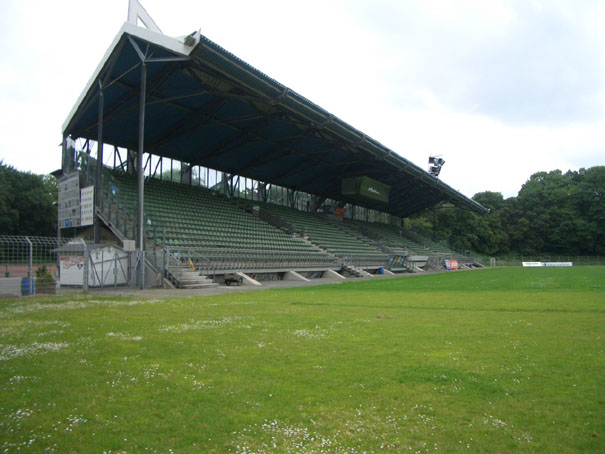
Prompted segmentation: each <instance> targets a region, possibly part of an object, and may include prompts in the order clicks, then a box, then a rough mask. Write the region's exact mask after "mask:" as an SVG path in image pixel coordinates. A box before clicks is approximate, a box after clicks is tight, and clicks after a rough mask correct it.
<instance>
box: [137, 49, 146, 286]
mask: <svg viewBox="0 0 605 454" xmlns="http://www.w3.org/2000/svg"><path fill="white" fill-rule="evenodd" d="M146 85H147V65H146V64H145V61H142V62H141V95H140V99H139V147H138V148H139V149H138V150H137V151H138V159H137V189H138V200H137V229H138V234H137V241H138V250H139V252H140V253H141V261H140V262H139V285H140V286H141V288H142V287H143V285H144V282H145V279H144V276H145V256H144V251H145V236H144V227H145V226H144V218H145V216H144V212H143V197H144V192H145V175H144V173H143V153H144V152H145V91H146Z"/></svg>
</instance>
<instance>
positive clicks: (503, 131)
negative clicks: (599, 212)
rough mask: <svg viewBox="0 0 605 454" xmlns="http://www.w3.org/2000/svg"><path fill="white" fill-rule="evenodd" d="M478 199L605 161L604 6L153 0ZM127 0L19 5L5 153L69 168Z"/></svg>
mask: <svg viewBox="0 0 605 454" xmlns="http://www.w3.org/2000/svg"><path fill="white" fill-rule="evenodd" d="M143 3H144V6H145V7H146V9H147V11H148V12H149V13H150V14H151V16H152V17H153V18H154V19H155V20H156V22H157V23H158V25H159V26H160V27H161V28H162V30H163V31H164V32H165V33H166V34H168V35H171V36H177V35H184V34H187V33H190V32H191V31H193V30H197V29H198V28H200V27H201V29H202V33H203V34H205V35H206V36H208V37H209V38H210V39H212V40H214V41H216V42H217V43H219V44H220V45H221V46H223V47H225V48H226V49H228V50H229V51H231V52H233V53H234V54H236V55H237V56H239V57H240V58H242V59H244V60H245V61H247V62H249V63H250V64H252V65H253V66H255V67H257V68H258V69H259V70H261V71H263V72H265V73H267V74H268V75H270V76H271V77H273V78H275V79H277V80H279V81H280V82H282V83H284V84H285V85H287V86H289V87H290V88H292V89H294V90H296V91H297V92H299V93H300V94H302V95H303V96H305V97H307V98H309V99H310V100H311V101H313V102H315V103H317V104H319V105H320V106H322V107H323V108H325V109H326V110H328V111H330V112H332V113H334V114H335V115H337V116H338V117H340V118H341V119H343V120H344V121H347V122H348V123H350V124H351V125H352V126H354V127H356V128H357V129H360V130H361V131H363V132H364V133H366V134H368V135H370V136H371V137H373V138H374V139H376V140H378V141H379V142H381V143H383V144H384V145H386V146H388V147H390V148H392V149H393V150H395V151H396V152H398V153H400V154H401V155H402V156H404V157H406V158H408V159H409V160H411V161H412V162H414V163H416V164H418V165H419V166H421V167H423V168H426V166H427V163H426V161H427V158H428V156H429V154H442V155H443V157H444V158H445V159H446V165H445V166H444V168H443V172H442V179H443V180H444V181H445V182H446V183H448V184H450V185H451V186H452V187H454V188H455V189H459V190H461V191H462V192H463V193H464V194H466V195H468V196H471V195H473V194H474V193H476V192H479V191H484V190H491V191H499V192H503V193H504V195H505V196H512V195H516V193H517V191H518V190H519V189H520V187H521V185H522V184H523V183H524V182H525V181H526V180H527V179H528V178H529V176H530V175H531V174H532V173H533V172H536V171H540V170H551V169H554V168H561V169H562V170H567V169H569V168H573V169H577V168H579V167H582V166H584V167H590V166H593V165H602V164H603V156H605V138H604V137H603V134H602V131H603V130H605V120H604V117H605V115H604V113H605V25H604V24H605V6H604V5H603V4H602V3H600V2H596V1H586V2H581V3H578V2H574V1H572V0H569V1H564V0H561V1H548V2H526V1H520V0H519V1H486V0H473V1H465V2H459V1H455V0H447V1H446V0H430V1H429V0H427V1H422V2H416V1H400V0H391V1H387V0H383V1H373V2H365V1H361V0H357V1H344V0H338V1H330V2H325V1H324V2H321V1H319V0H308V1H306V2H283V1H277V0H270V1H269V0H265V1H262V0H258V1H256V2H247V1H236V0H225V1H222V2H199V1H187V0H174V1H172V2H165V1H161V0H143ZM126 12H127V0H107V1H104V2H83V1H77V0H63V1H58V2H45V1H41V0H39V1H33V2H18V1H17V0H8V1H5V2H4V4H3V6H2V13H3V14H2V15H1V18H0V51H2V53H3V59H2V60H0V159H4V160H5V161H6V162H8V163H9V164H13V165H15V166H16V167H18V168H20V169H23V170H32V171H34V172H37V173H43V172H49V171H52V170H54V169H56V168H58V167H59V165H60V150H59V147H58V146H57V145H58V143H59V142H60V140H61V132H60V128H61V125H62V124H63V122H64V120H65V118H66V116H67V114H68V113H69V111H70V110H71V108H72V106H73V103H74V102H75V101H76V99H77V97H78V95H79V94H80V92H81V90H82V89H83V88H84V85H85V83H86V82H87V80H88V79H89V77H90V75H91V74H92V72H93V70H94V69H95V68H96V66H97V64H98V63H99V61H100V59H101V58H102V56H103V54H104V53H105V51H106V49H107V47H108V46H109V44H110V43H111V40H112V39H113V37H114V36H115V33H117V31H118V29H119V27H120V25H121V24H122V22H123V21H124V20H125V19H126Z"/></svg>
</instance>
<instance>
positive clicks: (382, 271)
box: [378, 266, 384, 274]
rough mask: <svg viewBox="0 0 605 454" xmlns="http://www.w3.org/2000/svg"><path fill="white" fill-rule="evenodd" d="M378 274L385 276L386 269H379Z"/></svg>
mask: <svg viewBox="0 0 605 454" xmlns="http://www.w3.org/2000/svg"><path fill="white" fill-rule="evenodd" d="M378 274H384V268H383V267H382V266H381V267H380V268H379V269H378Z"/></svg>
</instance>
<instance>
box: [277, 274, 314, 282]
mask: <svg viewBox="0 0 605 454" xmlns="http://www.w3.org/2000/svg"><path fill="white" fill-rule="evenodd" d="M282 281H298V282H311V281H310V280H309V279H307V278H306V277H304V276H301V275H300V274H298V273H297V272H296V271H287V272H286V274H284V277H283V278H282Z"/></svg>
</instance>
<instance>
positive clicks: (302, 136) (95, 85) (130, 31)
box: [63, 24, 486, 217]
mask: <svg viewBox="0 0 605 454" xmlns="http://www.w3.org/2000/svg"><path fill="white" fill-rule="evenodd" d="M141 58H144V59H145V61H146V67H147V89H146V100H147V102H146V107H145V152H146V153H152V154H155V155H158V156H163V157H168V158H173V159H178V160H180V161H184V162H187V163H190V164H191V165H201V166H204V167H209V168H213V169H217V170H220V171H224V172H227V173H229V174H235V175H241V176H244V177H248V178H252V179H255V180H258V181H262V182H266V183H272V184H276V185H279V186H283V187H286V188H290V189H293V190H298V191H304V192H308V193H311V194H315V195H319V196H323V197H327V198H331V199H335V200H342V201H346V202H351V203H354V204H356V205H364V206H367V207H369V208H372V209H375V210H380V211H384V212H387V213H391V214H394V215H397V216H401V217H405V216H408V215H411V214H413V213H415V212H418V211H420V210H422V209H424V208H427V207H429V206H432V205H434V204H436V203H438V202H441V201H447V202H451V203H453V204H455V205H457V206H460V207H465V208H470V209H473V210H476V211H479V212H485V211H486V210H485V208H483V207H482V206H481V205H479V204H478V203H476V202H475V201H473V200H471V199H468V198H467V197H465V196H464V195H462V194H460V193H459V192H457V191H455V190H454V189H452V188H451V187H450V186H448V185H446V184H445V183H443V182H442V181H440V180H438V179H437V178H435V177H432V176H431V175H429V174H428V173H427V172H425V171H424V170H422V169H421V168H419V167H418V166H416V165H414V164H412V163H411V162H409V161H408V160H406V159H404V158H402V157H401V156H399V155H398V154H396V153H394V152H393V151H391V150H389V149H388V148H386V147H384V146H383V145H381V144H380V143H378V142H376V141H375V140H373V139H371V138H370V137H367V136H366V135H365V134H363V133H361V132H360V131H358V130H356V129H354V128H353V127H351V126H349V125H348V124H346V123H345V122H343V121H341V120H339V119H338V118H336V117H334V116H333V115H331V114H330V113H328V112H326V111H325V110H323V109H322V108H320V107H319V106H317V105H315V104H313V103H312V102H310V101H309V100H307V99H305V98H304V97H302V96H300V95H298V94H297V93H295V92H293V91H291V90H289V89H288V88H286V87H285V86H283V85H282V84H280V83H279V82H277V81H275V80H273V79H271V78H270V77H268V76H266V75H265V74H263V73H261V72H260V71H258V70H256V69H255V68H253V67H251V66H250V65H248V64H247V63H245V62H243V61H242V60H240V59H238V58H237V57H235V56H234V55H233V54H231V53H229V52H227V51H226V50H224V49H223V48H221V47H220V46H218V45H217V44H215V43H214V42H212V41H210V40H209V39H207V38H205V37H203V36H200V35H197V34H196V35H195V39H194V40H193V43H192V45H191V46H189V47H187V46H185V45H183V43H182V42H181V41H178V40H176V39H173V38H167V37H165V36H164V35H160V34H156V33H154V32H150V31H149V30H144V29H140V28H138V27H134V26H130V25H128V24H125V25H124V27H123V28H122V30H121V31H120V33H119V34H118V36H117V37H116V39H115V40H114V44H113V45H112V47H110V49H109V51H108V53H107V55H106V58H105V59H104V61H103V62H102V63H101V65H100V66H99V68H98V70H97V72H96V73H95V75H94V76H93V78H92V79H91V81H90V82H89V84H88V87H87V89H86V90H85V92H84V93H83V94H82V96H81V97H80V100H79V101H78V103H77V104H76V106H75V107H74V110H73V111H72V114H70V117H69V118H68V120H67V122H66V123H65V126H64V131H63V132H64V135H70V136H71V137H73V138H78V137H81V138H86V139H92V140H96V139H97V122H98V107H99V106H98V103H99V85H100V82H101V83H102V84H103V86H104V87H105V88H104V90H103V93H104V115H103V142H104V143H107V144H112V145H115V146H119V147H124V148H128V149H131V150H136V149H137V148H138V124H139V121H138V119H139V94H140V83H141V70H140V68H141V61H142V59H141ZM356 176H368V177H370V178H372V179H374V180H377V181H380V182H382V183H384V184H387V185H389V186H391V192H390V197H389V201H388V203H387V204H384V203H380V202H370V201H368V202H365V203H364V202H360V201H359V199H349V198H347V197H346V196H343V195H341V180H342V179H344V178H350V177H356Z"/></svg>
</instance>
